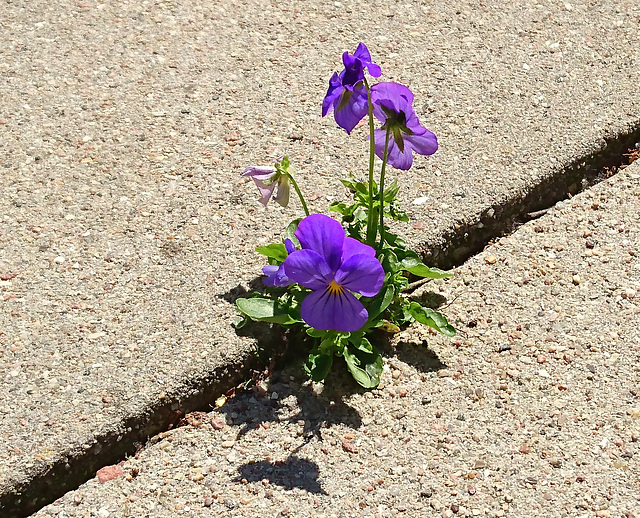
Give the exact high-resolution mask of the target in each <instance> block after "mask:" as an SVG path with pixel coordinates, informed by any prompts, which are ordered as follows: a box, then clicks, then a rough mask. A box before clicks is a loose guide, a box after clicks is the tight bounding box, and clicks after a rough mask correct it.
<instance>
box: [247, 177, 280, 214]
mask: <svg viewBox="0 0 640 518" xmlns="http://www.w3.org/2000/svg"><path fill="white" fill-rule="evenodd" d="M251 179H252V180H253V181H254V183H255V184H256V187H257V188H258V190H259V191H260V195H261V196H262V198H260V203H262V205H264V206H265V207H266V206H267V203H269V200H270V199H271V196H273V190H274V189H275V188H276V185H278V182H273V183H270V184H269V185H265V184H264V183H263V182H262V180H258V179H257V178H256V177H255V176H254V177H252V178H251Z"/></svg>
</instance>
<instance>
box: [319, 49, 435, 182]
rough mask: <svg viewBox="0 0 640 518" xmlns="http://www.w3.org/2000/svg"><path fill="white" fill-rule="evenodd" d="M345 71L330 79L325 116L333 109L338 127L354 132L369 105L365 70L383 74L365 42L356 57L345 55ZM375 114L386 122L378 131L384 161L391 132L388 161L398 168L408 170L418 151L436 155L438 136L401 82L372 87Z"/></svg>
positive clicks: (378, 146)
mask: <svg viewBox="0 0 640 518" xmlns="http://www.w3.org/2000/svg"><path fill="white" fill-rule="evenodd" d="M342 62H343V63H344V70H343V71H342V72H340V74H338V73H334V74H333V77H331V79H330V80H329V90H328V91H327V95H326V96H325V98H324V101H323V103H322V116H323V117H324V116H325V115H327V114H328V113H329V112H330V111H331V110H333V111H334V116H335V120H336V123H337V124H338V126H340V127H341V128H343V129H344V130H346V132H347V133H349V134H350V133H351V131H352V130H353V128H355V127H356V125H357V124H358V123H359V122H360V121H361V120H362V119H363V118H364V117H365V116H366V115H367V113H368V109H369V103H368V98H367V91H366V90H367V86H366V80H365V77H364V70H365V69H368V70H369V73H370V74H371V76H373V77H379V76H380V75H381V74H382V71H381V70H380V67H379V66H378V65H376V64H375V63H373V62H372V61H371V55H370V54H369V50H368V49H367V47H366V46H365V44H364V43H360V45H358V48H357V49H356V51H355V53H354V54H353V56H351V55H350V54H348V53H347V52H345V53H344V54H343V56H342ZM370 94H371V103H372V104H373V114H374V115H375V117H376V119H378V120H379V121H380V122H382V127H381V128H380V129H378V130H376V131H375V150H376V155H377V156H378V158H380V159H382V160H383V159H384V149H385V140H386V134H387V131H388V132H389V134H390V136H391V139H390V140H389V147H388V162H389V164H391V165H392V166H393V167H395V168H396V169H404V170H407V169H409V168H410V167H411V165H412V164H413V154H412V151H415V152H416V153H418V154H419V155H432V154H433V153H435V152H436V150H437V149H438V140H437V139H436V136H435V134H433V133H432V132H431V131H429V130H428V129H426V128H424V127H423V126H421V125H420V121H419V120H418V117H417V115H416V113H415V111H414V110H413V106H412V103H413V93H411V90H409V88H407V87H406V86H404V85H401V84H398V83H378V84H376V85H373V86H372V87H371V91H370Z"/></svg>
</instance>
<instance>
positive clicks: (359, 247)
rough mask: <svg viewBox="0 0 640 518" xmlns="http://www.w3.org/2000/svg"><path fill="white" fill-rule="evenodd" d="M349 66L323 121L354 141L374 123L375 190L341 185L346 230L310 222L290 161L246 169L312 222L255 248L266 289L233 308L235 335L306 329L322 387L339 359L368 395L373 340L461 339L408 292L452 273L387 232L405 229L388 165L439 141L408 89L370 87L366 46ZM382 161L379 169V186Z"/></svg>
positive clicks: (318, 217) (334, 84) (406, 162)
mask: <svg viewBox="0 0 640 518" xmlns="http://www.w3.org/2000/svg"><path fill="white" fill-rule="evenodd" d="M342 61H343V64H344V69H343V70H342V71H341V72H340V73H337V72H336V73H334V74H333V76H332V77H331V79H330V80H329V88H328V90H327V94H326V95H325V98H324V101H323V103H322V115H323V116H325V115H328V114H329V113H331V112H333V114H334V118H335V121H336V123H337V124H338V126H340V127H341V128H343V129H344V130H345V131H346V132H347V133H348V134H350V133H351V132H352V131H353V129H354V128H355V127H356V125H357V124H358V123H359V122H360V121H361V120H362V119H363V118H364V117H368V121H369V172H368V173H369V174H368V181H357V180H355V179H353V178H352V179H348V180H345V179H343V180H341V182H342V184H343V185H344V186H345V187H347V188H348V189H349V190H350V191H351V192H352V193H353V203H351V204H346V203H333V204H331V206H330V207H329V210H330V211H331V212H335V213H337V214H339V215H340V216H341V219H342V223H340V222H338V221H337V220H335V219H333V218H331V217H329V216H327V215H324V214H309V210H308V208H307V204H306V202H305V200H304V197H303V195H302V192H301V190H300V188H299V186H298V184H297V182H296V180H295V179H294V177H293V174H292V172H291V171H290V170H289V169H290V164H289V159H288V158H287V157H286V156H285V157H283V158H282V159H280V160H278V161H277V162H276V164H275V165H274V166H273V167H269V166H266V167H265V166H251V167H247V168H246V169H245V171H244V173H243V176H247V177H250V178H251V179H252V180H253V181H254V182H255V184H256V186H257V187H258V190H259V191H260V194H261V199H260V201H261V203H262V204H263V205H265V207H266V206H267V204H268V203H269V201H270V200H271V199H273V200H275V201H276V202H278V203H279V204H280V205H282V206H287V205H288V202H289V191H290V186H293V188H294V190H295V192H296V194H297V195H298V198H299V199H300V202H301V204H302V208H303V210H304V213H305V215H306V217H304V218H298V219H296V220H294V221H292V222H291V223H290V224H289V225H288V227H287V229H286V232H285V236H284V241H283V242H282V243H273V244H270V245H268V246H261V247H258V248H257V249H256V250H257V252H259V253H261V254H263V255H264V256H266V258H267V262H268V265H267V266H265V267H264V268H263V269H262V273H263V274H264V276H265V277H264V278H263V280H262V282H263V284H264V285H265V290H264V293H253V294H251V296H249V297H247V298H239V299H238V300H237V301H236V304H237V307H238V309H239V311H240V313H241V315H242V317H243V318H242V320H241V321H240V322H239V323H238V324H237V325H236V327H238V328H239V327H242V326H243V325H244V324H246V322H248V321H249V320H255V321H262V322H269V323H272V324H278V325H280V326H282V327H284V328H286V329H296V328H297V329H301V330H303V331H304V332H305V333H306V335H308V336H309V337H310V339H311V340H312V341H313V344H314V345H313V346H312V349H311V351H310V353H309V357H308V359H307V362H306V364H305V370H306V371H307V374H308V375H309V376H310V377H311V378H312V379H313V380H314V381H323V380H324V379H325V378H326V377H327V375H328V373H329V371H330V369H331V366H332V364H333V361H334V359H335V358H336V357H342V358H343V359H344V361H345V363H346V365H347V368H348V369H349V372H350V373H351V374H352V376H353V378H354V379H355V380H356V382H357V383H359V384H360V385H362V386H363V387H365V388H369V389H370V388H375V387H376V386H378V384H379V383H380V375H381V374H382V357H381V355H380V352H379V351H378V350H377V349H376V347H374V345H373V344H372V343H371V341H370V338H371V334H372V333H373V332H374V331H376V330H382V331H384V332H387V333H395V332H398V331H399V330H400V328H401V327H402V326H405V325H407V324H409V323H411V322H419V323H421V324H424V325H426V326H429V327H431V328H433V329H435V330H436V331H438V332H440V333H442V334H444V335H446V336H454V335H455V329H454V328H453V327H452V326H451V325H450V324H449V323H448V322H447V319H446V318H445V317H444V316H443V315H442V314H441V313H439V312H438V311H436V310H434V309H432V308H429V307H426V306H423V305H422V304H421V303H420V302H419V301H416V300H413V299H412V297H411V293H410V285H409V275H413V276H416V277H422V278H426V279H442V278H447V277H451V273H448V272H445V271H443V270H440V269H438V268H430V267H428V266H427V265H425V264H424V263H423V262H422V261H421V259H420V257H419V256H418V254H417V253H416V252H414V251H412V250H410V249H408V248H407V247H406V244H405V242H404V241H403V240H402V238H400V237H399V236H398V235H396V234H394V233H392V232H390V231H389V228H388V226H387V225H386V224H385V218H391V219H393V220H396V221H401V222H406V221H408V217H407V215H406V214H405V213H404V212H403V211H402V210H400V209H399V208H398V206H397V194H398V191H399V185H398V183H397V182H396V181H394V182H392V183H391V184H390V185H388V186H385V171H386V166H387V164H389V165H391V166H392V167H394V168H396V169H401V170H408V169H410V168H411V166H412V164H413V160H414V157H413V155H414V153H416V154H419V155H431V154H433V153H435V152H436V150H437V149H438V142H437V139H436V136H435V135H434V134H433V133H432V132H431V131H429V130H428V129H426V128H425V127H423V126H422V125H421V124H420V122H419V120H418V117H417V115H416V113H415V111H414V109H413V106H412V103H413V93H412V92H411V91H410V90H409V88H407V87H406V86H404V85H401V84H398V83H388V82H380V83H377V84H374V85H373V86H369V83H368V81H367V79H366V77H365V75H364V72H365V70H368V72H369V74H370V75H371V76H372V77H379V76H380V75H381V74H382V71H381V69H380V67H379V66H378V65H376V64H375V63H373V62H372V61H371V55H370V53H369V50H368V49H367V47H366V46H365V45H364V43H360V44H359V45H358V48H357V49H356V51H355V52H354V54H353V55H351V54H349V53H348V52H345V53H344V54H343V56H342ZM376 119H377V120H378V121H379V122H380V123H381V126H380V127H379V128H376V126H375V120H376ZM376 156H377V157H378V158H379V159H380V160H381V165H380V173H379V177H378V182H376V181H375V165H376V158H375V157H376Z"/></svg>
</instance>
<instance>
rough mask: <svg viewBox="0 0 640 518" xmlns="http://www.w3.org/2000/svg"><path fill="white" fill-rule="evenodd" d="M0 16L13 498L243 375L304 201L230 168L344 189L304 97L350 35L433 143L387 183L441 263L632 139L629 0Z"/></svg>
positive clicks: (6, 463)
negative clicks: (282, 239)
mask: <svg viewBox="0 0 640 518" xmlns="http://www.w3.org/2000/svg"><path fill="white" fill-rule="evenodd" d="M0 19H2V20H3V31H1V35H0V38H1V39H2V45H0V69H1V70H2V74H3V77H4V78H5V81H3V82H2V84H1V85H0V132H1V135H2V138H1V139H0V152H1V155H2V159H1V160H0V164H1V167H2V182H3V188H2V192H1V194H0V243H1V253H0V275H2V276H3V280H1V281H0V282H1V283H2V284H1V286H0V289H1V290H2V300H1V301H0V304H2V311H0V343H1V347H0V351H1V352H0V380H2V381H1V383H2V386H1V390H0V413H1V414H2V432H1V433H2V439H3V440H2V441H1V443H0V466H2V467H1V470H0V495H9V496H8V497H7V498H9V497H10V498H13V497H12V496H11V495H13V494H14V493H15V492H16V491H20V489H19V488H20V487H21V485H22V484H25V483H28V482H29V481H30V480H32V479H33V478H34V477H36V476H39V475H42V474H43V473H44V472H46V471H47V470H49V469H50V468H51V466H52V465H56V463H58V464H57V465H61V466H64V460H65V459H68V458H71V457H73V456H74V455H77V454H80V453H81V452H82V451H91V452H94V451H95V452H96V453H97V451H98V450H99V449H100V446H96V444H98V443H97V442H96V441H97V438H102V437H105V436H110V437H112V438H113V437H115V438H117V437H118V436H119V435H120V434H126V433H128V432H127V429H128V428H129V424H127V423H130V422H132V421H127V419H132V420H133V421H135V418H136V416H139V415H142V414H144V413H145V412H146V411H147V410H148V409H149V407H150V406H152V405H154V404H156V403H158V402H161V401H162V399H161V398H162V397H163V396H164V397H174V396H175V397H176V398H177V399H184V398H185V397H187V396H188V394H189V393H190V391H192V387H194V386H197V385H198V384H199V381H198V380H199V379H202V378H207V379H209V378H211V379H217V378H219V377H220V376H219V374H220V375H221V372H222V371H224V369H225V367H227V366H233V367H234V368H233V369H227V370H234V369H235V366H240V365H243V363H244V361H245V359H246V358H247V355H248V354H249V352H250V349H251V347H252V346H253V342H252V341H251V340H249V339H242V338H239V337H237V336H236V335H235V333H234V331H233V329H232V328H231V327H230V324H229V323H230V321H231V319H232V316H233V314H234V309H233V306H232V305H231V304H230V303H229V302H228V301H227V299H229V294H230V293H234V292H235V291H234V290H235V289H236V288H238V287H240V289H242V288H243V287H246V286H247V285H248V283H249V282H251V280H252V279H254V277H255V275H256V273H258V272H259V268H260V265H261V259H260V257H258V256H257V255H256V254H253V253H252V250H253V248H254V246H255V245H256V244H258V243H257V242H268V241H270V240H272V239H274V237H275V236H278V235H280V233H281V230H282V228H283V225H284V224H285V220H286V221H288V220H289V219H291V218H293V217H295V216H297V215H299V214H300V210H299V207H297V206H294V207H293V208H290V209H286V210H281V209H278V208H271V207H270V208H269V210H267V211H264V210H262V207H261V206H259V205H258V203H257V201H256V196H255V193H254V191H253V187H252V186H251V185H249V184H246V183H245V182H242V181H240V180H239V179H238V173H239V172H240V171H241V170H242V168H243V167H244V166H245V165H246V164H250V163H268V162H270V161H271V160H272V159H273V157H276V156H278V155H281V154H284V153H288V154H289V155H290V156H291V158H292V160H293V161H294V163H295V164H297V166H298V168H299V169H300V177H299V178H300V180H301V182H302V185H303V189H304V190H305V192H306V193H307V195H308V197H309V201H310V205H311V207H312V209H313V210H316V211H326V209H327V202H328V201H329V199H338V198H345V197H346V193H345V192H344V190H343V189H342V188H341V186H340V184H339V182H338V178H340V177H343V176H345V175H346V174H348V173H349V172H354V173H355V174H357V175H362V174H363V173H362V172H363V171H365V169H366V159H365V157H364V155H365V152H366V143H365V131H364V129H363V128H361V129H360V130H358V132H355V133H354V134H353V135H352V136H351V137H350V138H347V137H346V136H345V135H344V133H343V132H341V131H339V129H337V128H335V127H334V124H333V123H332V121H331V120H322V119H320V118H319V106H320V103H321V100H322V96H323V95H324V92H325V89H326V83H327V80H328V77H329V76H330V74H331V72H332V71H333V70H335V69H336V68H337V67H338V66H339V64H340V63H339V56H340V54H341V53H342V52H343V51H344V50H345V49H351V50H353V49H354V48H355V46H356V44H357V42H358V41H365V42H367V44H368V46H369V48H370V50H371V52H372V54H373V56H374V58H375V60H376V61H377V62H379V63H380V64H381V65H382V67H383V72H384V76H383V79H385V80H396V81H400V82H404V83H406V84H408V85H410V86H411V88H412V89H413V90H414V92H415V94H416V98H417V101H416V108H417V111H418V113H419V115H420V117H421V119H422V121H423V122H424V123H425V125H427V126H428V127H430V129H432V130H434V131H435V132H436V133H437V135H438V137H439V140H440V143H441V149H440V151H439V152H438V153H437V154H436V155H434V157H432V158H430V159H428V160H426V159H425V160H419V161H418V162H417V164H416V167H415V169H413V170H412V171H411V172H410V173H408V174H401V175H398V178H399V180H400V181H401V183H402V184H403V187H402V191H401V196H402V199H403V200H404V201H405V203H406V206H407V209H408V210H409V212H410V215H411V217H412V218H413V219H412V225H413V226H412V227H407V230H406V233H407V234H409V235H410V241H411V243H412V244H413V245H415V246H419V247H421V248H424V247H426V248H428V249H429V251H430V252H431V253H432V254H434V253H435V252H434V251H435V250H440V249H445V248H447V246H448V242H449V241H452V242H453V241H454V240H453V239H451V234H452V233H455V232H458V234H460V233H461V229H462V231H464V229H465V228H467V227H468V228H470V229H471V228H472V227H476V228H477V227H478V226H479V224H482V225H487V224H490V222H491V220H492V219H497V218H499V217H501V216H502V214H501V213H500V207H502V206H504V205H508V204H510V203H511V204H513V203H514V200H516V201H517V200H519V199H521V198H522V197H524V196H525V195H526V193H527V192H528V190H530V189H531V188H532V186H535V185H538V184H540V183H544V181H546V180H547V179H548V178H550V177H551V176H553V175H554V174H558V173H561V172H562V171H564V167H565V165H568V164H571V163H573V162H574V161H575V160H578V161H580V160H583V159H584V158H585V157H587V156H588V155H589V154H590V153H593V152H595V151H597V150H598V149H600V148H601V147H602V146H603V145H604V142H605V139H608V138H614V137H618V136H620V135H624V134H625V133H632V132H633V131H635V130H637V128H638V127H640V122H639V119H638V113H640V110H639V107H640V106H639V105H640V86H639V85H640V81H639V79H640V66H638V62H639V55H638V52H639V50H638V49H639V48H640V45H639V44H638V32H637V27H638V24H639V23H640V8H639V7H638V5H637V3H636V2H626V1H622V0H619V1H612V0H609V1H604V2H599V3H598V5H591V4H588V3H586V2H585V3H583V2H575V3H572V4H569V3H566V2H554V1H552V2H547V3H544V4H536V5H531V4H530V3H529V2H511V3H509V5H504V3H503V2H497V1H491V2H474V1H468V2H465V3H464V4H460V2H454V3H449V4H447V5H443V6H438V7H437V8H436V7H431V6H426V5H419V4H416V5H414V6H412V7H408V6H407V5H406V4H404V3H399V2H388V1H385V2H382V1H376V2H367V3H366V4H362V3H361V4H356V3H351V2H345V3H331V4H330V5H325V4H324V3H317V2H316V3H314V2H308V3H305V4H304V6H301V5H300V4H299V3H297V2H284V3H283V2H269V1H262V0H251V1H245V2H240V3H238V2H229V1H226V0H222V1H216V2H202V1H198V2H192V1H185V2H179V3H162V2H158V3H140V2H127V1H125V2H118V4H117V5H115V4H113V5H111V4H108V3H97V2H86V3H78V2H75V1H66V0H56V2H44V1H39V0H37V1H34V2H29V3H28V5H23V4H16V3H3V4H2V6H0ZM268 157H270V158H268ZM425 198H426V203H424V204H417V205H414V204H412V202H413V201H414V200H419V199H421V201H424V200H425ZM409 228H411V230H409ZM456 229H457V230H456ZM463 234H464V232H462V235H463ZM451 247H452V248H454V251H455V249H456V248H460V246H459V243H458V244H453V245H451ZM463 252H464V251H459V252H458V253H459V254H462V253H463ZM454 255H455V254H454ZM14 275H15V276H14ZM190 387H191V388H190ZM101 440H102V439H101ZM92 448H93V449H92ZM65 476H67V475H65ZM62 478H63V477H62V475H61V479H60V480H62ZM2 501H3V503H4V501H7V500H6V499H4V496H3V500H2ZM3 505H4V504H3Z"/></svg>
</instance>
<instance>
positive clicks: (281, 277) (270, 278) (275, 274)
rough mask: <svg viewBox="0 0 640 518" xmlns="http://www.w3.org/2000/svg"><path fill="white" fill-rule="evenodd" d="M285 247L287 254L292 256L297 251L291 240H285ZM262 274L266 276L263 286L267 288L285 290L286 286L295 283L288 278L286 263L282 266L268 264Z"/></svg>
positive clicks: (281, 264)
mask: <svg viewBox="0 0 640 518" xmlns="http://www.w3.org/2000/svg"><path fill="white" fill-rule="evenodd" d="M284 247H285V248H286V249H287V254H292V253H293V252H295V250H296V245H294V244H293V241H291V239H285V240H284ZM262 273H264V274H265V275H266V277H265V278H264V279H262V284H264V285H265V286H271V287H274V286H275V287H278V288H284V287H285V286H289V285H291V284H293V281H292V280H291V279H289V277H287V274H286V273H285V271H284V262H283V263H280V265H276V264H268V265H267V266H265V267H263V268H262Z"/></svg>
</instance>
